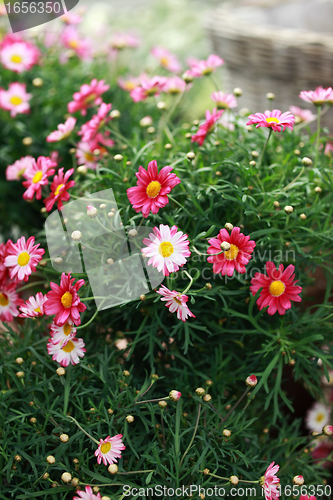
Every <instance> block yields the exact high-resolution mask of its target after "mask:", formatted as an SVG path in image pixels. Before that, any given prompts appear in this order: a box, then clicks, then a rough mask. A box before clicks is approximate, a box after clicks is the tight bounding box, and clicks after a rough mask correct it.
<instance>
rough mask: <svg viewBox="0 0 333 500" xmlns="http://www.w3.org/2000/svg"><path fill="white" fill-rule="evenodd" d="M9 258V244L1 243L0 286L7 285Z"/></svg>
mask: <svg viewBox="0 0 333 500" xmlns="http://www.w3.org/2000/svg"><path fill="white" fill-rule="evenodd" d="M6 257H7V242H6V243H0V284H1V283H3V284H5V281H6V278H7V275H8V267H6V266H5V258H6Z"/></svg>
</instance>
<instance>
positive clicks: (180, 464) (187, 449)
mask: <svg viewBox="0 0 333 500" xmlns="http://www.w3.org/2000/svg"><path fill="white" fill-rule="evenodd" d="M200 412H201V403H199V407H198V416H197V421H196V423H195V428H194V432H193V436H192V439H191V441H190V444H189V445H188V447H187V448H186V450H185V453H184V455H183V456H182V458H181V461H180V463H179V469H180V468H181V466H182V463H183V461H184V458H185V457H186V455H187V453H188V451H189V449H190V448H191V446H192V444H193V441H194V438H195V435H196V433H197V430H198V425H199V419H200Z"/></svg>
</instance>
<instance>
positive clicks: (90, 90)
mask: <svg viewBox="0 0 333 500" xmlns="http://www.w3.org/2000/svg"><path fill="white" fill-rule="evenodd" d="M109 88H110V85H108V84H106V83H105V82H104V80H100V81H97V79H96V78H94V79H93V80H91V82H90V84H87V83H85V84H83V85H82V86H81V88H80V91H79V92H75V93H74V95H73V99H74V101H71V102H69V103H68V105H67V107H68V113H75V112H76V111H81V115H84V116H85V115H86V114H87V108H91V107H92V106H99V105H100V104H102V98H101V95H102V94H104V92H106V91H107V90H109Z"/></svg>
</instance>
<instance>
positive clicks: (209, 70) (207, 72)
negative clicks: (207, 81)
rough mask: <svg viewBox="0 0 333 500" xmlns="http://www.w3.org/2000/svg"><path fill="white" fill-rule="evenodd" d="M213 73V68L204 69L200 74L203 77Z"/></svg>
mask: <svg viewBox="0 0 333 500" xmlns="http://www.w3.org/2000/svg"><path fill="white" fill-rule="evenodd" d="M212 71H213V68H206V69H204V70H203V72H202V74H203V75H210V74H211V73H212Z"/></svg>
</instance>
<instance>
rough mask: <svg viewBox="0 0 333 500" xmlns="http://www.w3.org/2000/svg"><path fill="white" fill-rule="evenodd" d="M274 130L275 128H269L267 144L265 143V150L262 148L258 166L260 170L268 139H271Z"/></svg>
mask: <svg viewBox="0 0 333 500" xmlns="http://www.w3.org/2000/svg"><path fill="white" fill-rule="evenodd" d="M272 130H273V129H271V128H270V129H269V134H268V137H267V139H266V142H265V145H264V147H263V150H262V152H261V156H260V160H259V163H258V167H257V168H258V171H259V168H260V165H261V162H262V159H263V157H264V154H265V151H266V147H267V144H268V141H269V139H270V137H271V135H272Z"/></svg>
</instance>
